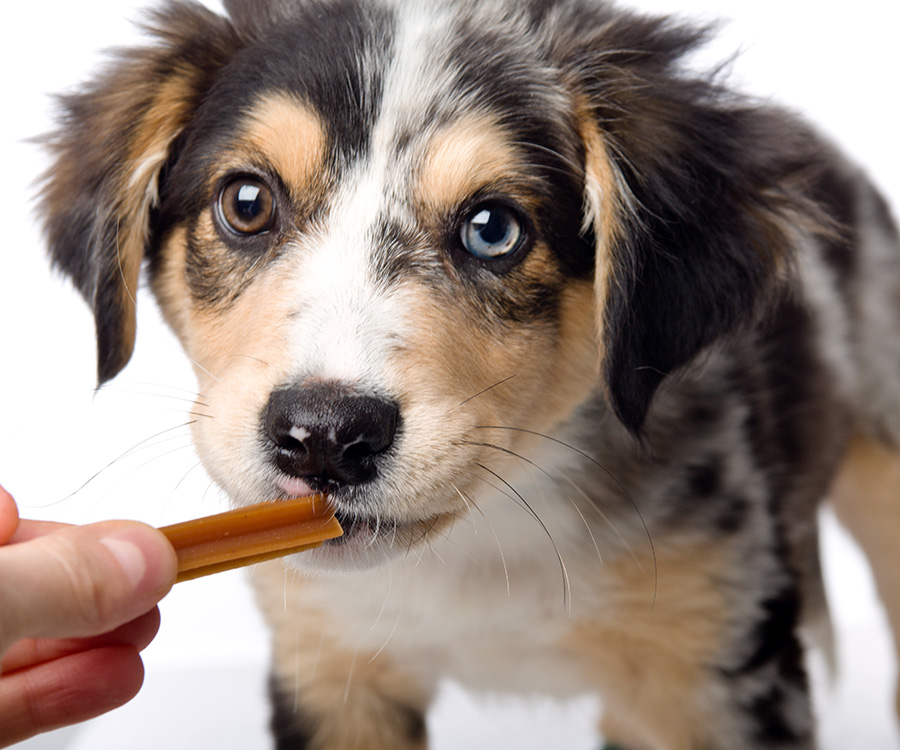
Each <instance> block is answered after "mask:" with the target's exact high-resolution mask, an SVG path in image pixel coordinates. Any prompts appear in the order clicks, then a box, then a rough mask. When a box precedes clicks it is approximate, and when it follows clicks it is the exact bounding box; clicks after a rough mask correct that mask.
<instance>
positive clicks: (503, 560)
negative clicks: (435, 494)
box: [453, 485, 512, 597]
mask: <svg viewBox="0 0 900 750" xmlns="http://www.w3.org/2000/svg"><path fill="white" fill-rule="evenodd" d="M453 489H455V490H456V491H457V492H458V493H459V496H460V497H461V498H462V499H463V502H464V503H465V504H466V507H468V508H470V509H472V508H474V510H475V511H476V512H477V513H478V515H480V516H481V517H482V518H483V519H484V522H485V523H486V524H487V527H488V531H490V532H491V535H492V536H493V537H494V541H495V542H496V543H497V551H498V552H499V553H500V563H501V564H502V565H503V576H504V578H505V579H506V596H507V597H510V596H511V595H512V590H511V588H510V585H509V566H508V565H507V564H506V555H505V554H504V553H503V545H502V544H501V543H500V537H499V536H498V535H497V530H496V529H495V528H494V524H492V523H491V521H490V519H489V518H488V517H487V516H486V515H485V513H484V511H483V510H482V509H481V508H480V507H479V506H478V503H476V502H475V501H474V500H472V499H471V498H469V497H467V496H466V494H465V493H464V492H463V491H462V490H460V489H459V487H457V486H456V485H454V486H453ZM472 528H473V529H474V531H475V534H478V526H477V524H472Z"/></svg>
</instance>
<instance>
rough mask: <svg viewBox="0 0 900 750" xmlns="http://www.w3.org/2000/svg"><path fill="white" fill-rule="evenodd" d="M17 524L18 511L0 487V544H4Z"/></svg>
mask: <svg viewBox="0 0 900 750" xmlns="http://www.w3.org/2000/svg"><path fill="white" fill-rule="evenodd" d="M18 524H19V510H18V508H16V502H15V500H13V498H12V495H10V494H9V493H8V492H7V491H6V490H5V489H3V487H2V485H0V544H5V543H6V542H7V541H8V540H9V538H10V537H11V536H12V535H13V533H14V532H15V530H16V527H17V526H18Z"/></svg>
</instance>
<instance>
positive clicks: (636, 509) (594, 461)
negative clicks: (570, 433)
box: [476, 425, 659, 602]
mask: <svg viewBox="0 0 900 750" xmlns="http://www.w3.org/2000/svg"><path fill="white" fill-rule="evenodd" d="M476 429H479V430H509V431H512V432H521V433H524V434H526V435H533V436H535V437H538V438H541V439H543V440H548V441H550V442H552V443H555V444H556V445H560V446H562V447H563V448H567V449H568V450H570V451H572V452H574V453H576V454H578V455H579V456H581V457H582V458H584V459H586V460H588V461H590V462H591V463H592V464H593V465H594V466H596V467H597V468H598V469H600V471H602V472H603V473H604V474H606V476H607V477H608V478H609V479H611V480H612V481H613V482H614V483H615V485H616V486H617V487H618V488H619V490H620V491H621V492H622V496H623V497H624V498H625V499H626V500H627V501H628V503H629V504H630V505H631V507H632V508H633V509H634V512H635V513H636V514H637V517H638V519H639V520H640V522H641V526H643V529H644V535H645V536H646V537H647V543H648V544H649V546H650V554H651V557H652V559H653V600H654V602H655V601H656V595H657V591H658V586H659V569H658V565H657V559H656V546H655V544H654V543H653V537H652V535H651V534H650V527H649V526H647V522H646V520H645V519H644V516H643V514H642V513H641V509H640V508H639V507H638V505H637V502H636V501H635V500H634V498H633V497H632V496H631V493H630V492H628V490H627V489H626V488H625V485H623V484H622V483H621V482H620V481H619V480H618V479H617V478H616V476H615V475H614V474H613V473H612V472H611V471H610V470H609V469H607V468H606V467H605V466H604V465H603V464H601V463H600V462H599V461H598V460H597V459H596V458H594V457H593V456H591V455H590V454H589V453H586V452H585V451H583V450H581V449H580V448H577V447H575V446H574V445H571V444H570V443H567V442H565V441H564V440H560V439H559V438H555V437H553V436H552V435H545V434H544V433H542V432H536V431H535V430H529V429H526V428H523V427H510V426H506V425H478V426H477V427H476Z"/></svg>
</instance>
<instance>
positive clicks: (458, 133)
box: [414, 115, 522, 212]
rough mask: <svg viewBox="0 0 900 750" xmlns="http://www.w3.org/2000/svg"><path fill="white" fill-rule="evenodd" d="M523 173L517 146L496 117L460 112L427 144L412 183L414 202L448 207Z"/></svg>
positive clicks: (434, 207)
mask: <svg viewBox="0 0 900 750" xmlns="http://www.w3.org/2000/svg"><path fill="white" fill-rule="evenodd" d="M521 172H522V155H521V151H520V149H518V148H517V147H516V146H515V145H514V144H513V142H512V140H511V138H510V136H509V134H508V133H507V132H506V130H505V129H504V128H503V127H502V126H501V125H500V124H499V123H498V122H497V121H496V119H495V118H493V117H490V116H487V115H472V116H469V117H462V118H460V119H458V120H456V121H455V122H452V123H450V124H449V125H446V126H445V127H443V128H441V129H440V130H438V131H437V132H436V133H435V134H434V136H433V137H432V138H431V139H430V141H429V143H428V144H427V146H426V148H425V151H424V154H423V156H422V161H421V165H420V167H419V171H418V176H417V180H416V185H415V188H414V189H415V191H416V196H415V197H416V202H417V204H418V205H420V206H423V207H424V208H425V209H426V210H427V211H429V212H432V211H435V212H443V211H447V210H452V209H454V208H455V207H457V206H459V205H460V204H461V203H463V202H464V201H466V200H467V199H469V198H470V197H471V196H472V195H474V194H475V193H476V192H478V191H479V190H481V189H483V188H484V187H485V186H487V185H492V184H497V183H501V182H503V181H505V180H508V179H509V178H510V176H511V175H517V174H520V173H521Z"/></svg>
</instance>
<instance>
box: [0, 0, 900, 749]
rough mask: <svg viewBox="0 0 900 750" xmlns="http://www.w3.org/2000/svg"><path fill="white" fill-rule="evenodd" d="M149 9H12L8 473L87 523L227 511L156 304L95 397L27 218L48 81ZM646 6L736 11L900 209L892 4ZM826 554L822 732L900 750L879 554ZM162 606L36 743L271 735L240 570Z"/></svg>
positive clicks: (458, 744)
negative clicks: (877, 574) (116, 678)
mask: <svg viewBox="0 0 900 750" xmlns="http://www.w3.org/2000/svg"><path fill="white" fill-rule="evenodd" d="M423 2H427V0H423ZM723 6H724V8H723ZM135 7H136V4H135V3H133V2H132V0H84V1H82V2H72V1H71V0H44V1H43V2H30V3H24V2H15V3H12V2H10V3H7V4H6V5H5V6H4V14H3V28H4V34H3V35H4V39H3V44H2V45H0V71H2V76H0V81H2V84H0V85H2V87H3V92H2V94H3V104H2V112H3V114H2V118H0V142H2V148H3V151H2V154H3V166H2V176H0V191H2V192H0V232H2V234H0V237H2V240H0V242H2V253H3V254H2V262H0V383H2V389H0V483H3V484H4V485H5V486H6V487H7V488H8V489H9V490H10V491H11V492H12V493H13V494H14V495H15V496H16V497H17V499H18V501H19V503H20V506H21V509H22V514H23V515H24V516H26V517H34V518H37V517H40V518H52V519H58V520H65V521H70V522H75V523H84V522H88V521H95V520H101V519H105V518H111V517H129V518H138V519H141V520H144V521H147V522H149V523H152V524H154V525H160V524H163V523H172V522H174V521H178V520H183V519H186V518H190V517H194V516H197V515H201V514H206V513H210V512H214V511H216V510H218V509H220V508H222V507H223V506H222V501H221V498H220V497H219V495H218V493H217V492H216V491H215V490H214V489H213V488H211V487H210V485H209V481H208V480H207V479H206V477H205V476H204V474H203V472H202V470H201V469H200V468H199V467H198V466H197V459H196V457H195V455H194V454H193V452H192V449H191V448H190V444H189V437H188V431H187V429H186V428H184V427H183V425H184V424H185V423H186V422H187V421H188V420H189V419H190V417H189V415H188V414H187V412H188V411H189V409H190V399H191V389H192V388H193V382H192V378H191V374H190V372H189V371H188V369H187V366H186V364H185V362H184V361H183V359H182V357H181V355H180V354H179V351H178V347H177V345H176V344H175V342H174V341H173V340H172V339H171V338H170V336H169V335H168V333H167V332H166V331H165V330H164V329H163V327H162V325H161V324H160V322H159V320H158V317H157V315H156V311H155V309H154V307H153V305H152V302H151V300H150V299H149V297H148V296H147V295H145V296H144V297H143V299H141V303H140V313H141V315H140V320H139V329H140V335H139V337H138V345H137V351H136V354H135V358H134V360H133V361H132V364H131V365H130V366H129V367H128V369H127V370H126V371H125V373H124V374H123V375H121V376H120V377H119V378H118V379H116V381H115V382H114V383H113V384H112V385H110V386H109V387H108V388H105V389H104V390H103V391H102V392H100V393H97V394H95V393H94V390H93V387H94V381H93V373H94V366H95V365H94V351H93V322H92V320H91V318H90V315H89V313H88V311H87V309H86V307H85V305H84V304H83V303H82V302H81V300H80V299H79V298H78V297H77V296H76V295H75V294H74V293H73V292H72V291H71V289H70V288H69V286H68V285H67V284H66V283H65V282H63V281H61V280H60V279H57V278H55V277H53V276H52V275H51V274H50V272H49V271H48V268H47V265H46V262H45V259H44V256H43V249H42V243H41V237H40V233H39V231H38V229H37V227H36V222H35V220H34V216H33V203H32V201H33V196H34V189H33V182H34V180H35V178H36V177H37V176H38V175H39V174H40V172H41V171H42V169H43V168H44V166H45V164H44V162H43V161H42V157H41V156H40V152H39V150H38V149H37V148H36V147H34V146H33V145H30V144H29V143H27V142H26V141H27V139H29V138H32V137H34V136H36V135H38V134H40V133H42V132H46V131H47V130H48V128H49V127H50V111H51V102H50V99H49V98H48V95H49V94H50V93H53V92H59V91H64V90H66V89H70V88H71V87H73V86H75V85H76V84H77V83H78V82H79V81H81V80H83V79H84V77H85V75H86V73H87V71H90V70H93V69H94V68H95V66H96V65H97V63H98V61H99V60H100V59H101V58H100V56H99V54H98V51H99V50H102V49H104V48H107V47H109V46H111V45H119V44H123V43H127V42H129V41H131V40H133V39H134V35H135V32H134V30H133V28H132V27H131V26H130V24H129V19H134V18H135V10H134V9H135ZM639 7H641V8H643V9H646V10H650V11H657V10H661V11H666V12H671V11H681V12H684V13H685V14H688V15H691V16H694V17H698V16H699V17H701V18H706V19H709V18H713V17H722V16H723V15H724V17H725V18H727V19H728V20H729V21H730V23H729V24H728V25H727V26H726V27H725V28H724V29H723V31H722V33H721V35H720V38H719V41H718V42H717V43H716V44H715V45H714V46H713V48H712V51H711V53H710V54H709V55H708V56H707V59H709V60H719V59H722V58H725V57H728V56H730V55H731V54H732V53H733V52H735V51H737V50H742V55H741V57H740V58H739V59H738V61H737V62H736V64H735V68H734V79H735V81H736V82H738V83H739V84H740V85H741V86H742V87H744V88H745V89H746V90H748V91H750V92H752V93H754V94H758V95H761V96H764V97H772V98H774V99H775V100H776V101H779V102H783V103H788V104H790V105H792V106H794V107H796V108H798V109H800V110H801V111H804V112H805V113H807V114H808V115H809V116H810V117H811V118H812V119H813V120H814V121H815V122H816V123H818V124H819V125H820V126H822V127H823V128H824V130H825V131H826V132H827V133H829V134H831V135H832V136H833V137H834V138H835V139H836V140H837V141H838V142H839V143H841V144H842V145H843V147H844V148H845V149H846V150H847V151H848V152H849V153H850V154H851V155H852V156H853V157H854V158H855V159H857V160H858V161H860V162H862V163H863V164H865V166H866V167H867V168H868V170H869V171H870V173H871V174H872V175H873V177H874V178H875V180H876V182H877V183H879V184H880V185H881V187H882V188H883V189H884V191H885V192H886V193H887V195H888V197H889V199H890V201H891V203H892V204H893V205H894V206H895V207H900V145H898V122H897V120H898V105H897V100H898V89H900V86H898V82H897V77H898V76H897V74H898V72H900V50H898V47H900V45H898V44H897V41H896V35H897V28H898V26H900V4H898V2H897V0H856V2H853V3H840V4H838V3H814V2H809V1H807V2H798V1H797V0H780V1H779V0H752V1H751V0H734V1H733V2H731V3H729V4H727V6H726V5H725V4H722V5H719V4H716V3H715V2H714V1H713V0H685V2H681V3H678V2H676V1H675V0H643V2H641V3H640V4H639ZM898 376H900V373H898ZM85 483H86V484H85ZM898 523H900V519H898ZM826 551H827V560H826V562H827V574H828V583H829V588H830V590H831V594H832V600H833V605H834V609H835V617H836V621H837V623H838V627H839V635H840V649H841V661H842V668H841V673H840V676H839V678H838V680H837V683H836V685H835V686H834V687H833V688H828V687H826V685H825V683H826V681H825V680H824V678H823V675H822V669H821V665H820V664H818V662H816V663H815V664H814V665H813V666H814V668H815V669H814V674H815V675H816V691H817V700H818V705H819V711H820V713H821V714H822V716H821V726H822V745H823V747H825V748H828V749H829V750H839V749H840V750H848V749H849V748H854V749H855V748H866V749H867V750H891V749H892V748H893V749H896V748H900V740H898V735H897V732H896V729H895V727H894V722H893V720H892V718H891V715H890V702H891V698H890V696H891V693H892V690H893V688H892V681H893V674H894V669H895V667H894V663H893V658H892V656H891V654H890V649H889V646H888V640H887V636H886V634H885V629H884V622H883V619H882V616H881V613H880V610H879V609H878V606H877V604H876V603H875V600H874V598H873V595H872V591H871V584H870V581H869V578H868V574H867V572H866V570H865V568H864V567H863V565H862V564H861V561H860V559H859V557H858V555H857V553H856V551H855V549H854V548H853V547H852V545H850V544H849V543H848V542H847V540H846V538H845V537H843V535H842V534H841V533H840V532H839V531H838V530H837V529H836V527H835V526H834V524H833V523H832V522H831V520H830V518H826ZM0 606H2V602H0ZM162 609H163V627H162V631H161V633H160V635H159V637H158V638H157V640H156V642H155V643H154V644H153V645H152V646H151V647H150V648H149V649H148V650H147V652H146V659H145V663H146V666H147V678H146V682H145V687H144V690H143V691H142V693H141V695H140V696H139V697H138V698H137V699H136V700H135V701H134V702H133V703H132V704H130V705H129V706H128V707H126V708H124V709H121V710H120V711H117V712H114V713H113V714H111V715H109V716H106V717H104V718H101V719H99V720H97V721H94V722H91V723H89V724H87V725H83V726H81V727H78V728H73V729H69V730H63V731H60V732H57V733H55V734H51V735H48V736H46V737H44V738H41V739H38V740H35V741H32V742H30V743H27V747H28V748H31V750H35V749H36V748H68V749H69V750H75V749H77V750H88V749H89V750H112V749H113V748H126V747H127V748H129V749H131V750H135V749H136V750H140V749H142V748H148V749H149V748H154V749H156V748H159V747H165V748H170V749H171V750H182V749H184V750H187V749H188V748H205V747H210V748H222V749H223V750H225V749H228V748H242V749H246V748H266V747H269V741H268V739H267V736H266V733H265V722H266V707H265V702H264V698H263V684H264V675H265V669H266V658H267V656H266V650H267V649H266V638H267V636H266V633H265V631H264V628H263V627H262V625H261V623H260V621H259V618H258V616H257V615H256V613H255V610H254V608H253V603H252V596H251V595H250V593H249V589H248V587H247V585H246V573H244V572H238V573H230V574H223V575H220V576H214V577H213V578H211V579H206V580H203V581H199V582H194V583H190V584H184V585H181V586H179V587H177V588H176V589H175V591H174V592H173V593H172V594H171V595H170V597H169V598H168V599H167V600H165V601H164V602H163V605H162ZM430 722H431V728H432V731H433V734H434V741H433V747H434V748H437V750H454V749H461V748H465V749H466V750H479V749H481V748H484V749H485V750H486V749H487V748H492V749H496V748H501V749H503V748H510V749H512V748H515V749H516V750H532V749H533V750H537V749H538V748H543V749H544V750H559V749H561V748H568V749H571V750H588V748H591V747H592V746H593V745H594V743H595V739H594V738H593V736H592V722H593V705H592V703H591V701H590V700H587V699H585V700H584V701H577V702H575V703H573V704H571V705H567V706H555V705H550V704H546V703H543V702H541V701H538V700H535V701H528V702H526V703H524V704H523V703H522V702H509V701H498V700H495V699H490V700H487V699H484V698H483V697H473V696H468V695H465V694H463V693H462V692H461V691H459V690H458V689H457V688H455V687H453V686H449V687H448V688H447V689H446V690H445V692H444V694H443V695H442V699H441V700H440V702H439V704H438V707H437V709H436V710H435V711H434V712H433V715H432V717H431V719H430Z"/></svg>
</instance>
